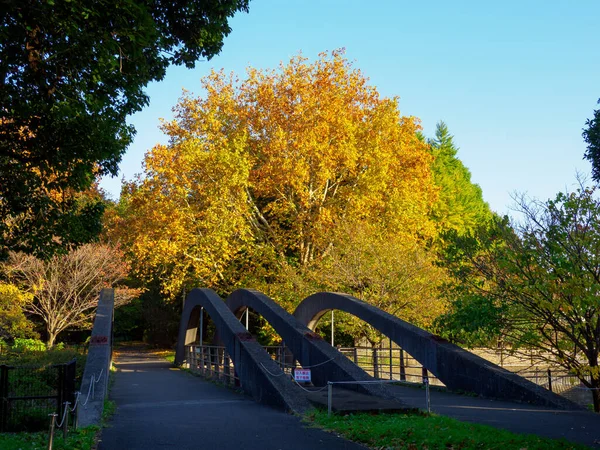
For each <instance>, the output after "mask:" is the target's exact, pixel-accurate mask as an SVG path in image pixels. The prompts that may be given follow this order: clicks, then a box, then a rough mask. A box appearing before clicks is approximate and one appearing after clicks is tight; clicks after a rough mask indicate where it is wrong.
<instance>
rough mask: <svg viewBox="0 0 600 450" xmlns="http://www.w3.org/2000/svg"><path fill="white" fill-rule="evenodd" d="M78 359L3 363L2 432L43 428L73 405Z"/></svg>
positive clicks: (0, 384)
mask: <svg viewBox="0 0 600 450" xmlns="http://www.w3.org/2000/svg"><path fill="white" fill-rule="evenodd" d="M75 372H76V360H72V361H70V362H68V363H65V364H56V365H52V366H45V367H31V366H7V365H0V432H5V431H41V430H45V429H46V428H47V427H48V421H49V419H48V414H51V413H57V414H58V417H59V418H60V417H62V416H63V408H64V407H65V406H64V403H65V402H67V401H68V402H71V404H74V400H75V376H76V373H75Z"/></svg>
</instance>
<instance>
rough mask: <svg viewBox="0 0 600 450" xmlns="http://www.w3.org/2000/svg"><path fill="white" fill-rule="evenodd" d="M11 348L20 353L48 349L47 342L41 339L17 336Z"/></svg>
mask: <svg viewBox="0 0 600 450" xmlns="http://www.w3.org/2000/svg"><path fill="white" fill-rule="evenodd" d="M11 350H12V351H14V352H18V353H24V352H43V351H45V350H46V344H45V343H44V342H42V341H40V340H39V339H23V338H17V339H15V342H14V344H13V345H12V348H11Z"/></svg>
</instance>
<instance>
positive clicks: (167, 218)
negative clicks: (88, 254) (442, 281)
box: [108, 51, 437, 310]
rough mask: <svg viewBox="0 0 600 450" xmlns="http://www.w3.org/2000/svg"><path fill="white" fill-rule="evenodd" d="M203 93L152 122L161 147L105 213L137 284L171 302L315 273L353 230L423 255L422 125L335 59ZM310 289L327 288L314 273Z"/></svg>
mask: <svg viewBox="0 0 600 450" xmlns="http://www.w3.org/2000/svg"><path fill="white" fill-rule="evenodd" d="M202 87H203V90H204V93H203V95H202V96H200V97H194V96H192V95H191V94H189V93H185V94H184V96H183V97H182V98H181V100H180V102H179V104H178V105H177V106H176V108H175V119H174V120H173V121H172V122H167V123H164V124H163V131H164V132H165V133H167V134H168V136H169V138H170V142H169V144H168V145H167V146H156V147H155V148H154V149H152V150H151V151H150V152H149V153H148V154H147V155H146V159H145V174H144V176H143V177H140V179H138V180H137V181H135V182H133V183H131V184H130V185H128V186H126V189H125V190H124V194H123V195H122V198H121V204H120V205H119V206H118V207H117V208H116V210H114V211H112V212H111V219H110V220H109V228H110V230H109V232H108V235H109V236H110V238H111V239H114V240H120V241H121V242H122V243H123V244H124V245H125V247H127V248H129V249H130V253H131V256H132V261H133V262H134V266H135V268H136V270H137V273H138V275H139V276H140V277H141V278H142V279H145V280H147V281H150V280H155V281H156V280H159V281H160V283H161V285H162V289H163V291H164V292H165V293H166V294H167V295H170V296H171V297H172V298H175V297H176V296H179V295H181V292H182V290H185V289H187V288H191V287H196V286H208V287H218V288H220V289H221V290H222V291H227V290H230V289H232V288H233V287H235V282H234V281H231V280H243V282H244V283H246V286H248V284H247V283H248V282H249V280H250V281H251V280H252V277H253V276H254V277H255V278H254V279H255V280H256V281H257V282H258V284H264V283H267V284H268V283H269V282H270V281H274V280H276V279H277V278H278V274H280V273H282V272H281V271H282V270H283V268H284V267H285V268H287V269H289V267H292V268H295V270H297V271H299V272H300V273H302V272H303V271H304V270H306V271H308V270H310V269H313V270H312V273H313V274H314V273H315V270H314V269H315V268H316V269H317V270H316V273H317V274H318V273H319V272H321V273H322V272H323V271H324V270H326V267H327V264H329V265H330V266H331V264H333V263H332V262H331V261H332V260H331V258H333V257H338V256H339V255H340V254H346V253H344V251H343V249H341V248H340V246H342V245H344V242H347V243H348V245H354V244H353V243H352V242H348V240H344V239H341V238H340V233H341V231H342V230H345V229H347V228H348V226H356V227H360V226H361V225H360V224H366V226H368V227H369V229H375V230H378V231H377V233H379V235H380V236H382V237H384V240H385V236H386V235H387V236H393V239H391V240H389V242H390V245H391V244H392V243H393V246H395V247H394V248H398V249H404V250H405V251H406V252H409V250H408V249H414V248H415V246H420V247H419V248H422V249H423V251H425V250H424V246H423V242H425V241H426V240H427V239H428V238H430V237H432V236H433V234H434V233H435V227H434V226H433V223H432V222H431V219H430V210H431V207H432V205H433V204H434V202H435V201H436V198H437V188H436V187H435V185H434V182H433V178H432V174H431V171H430V167H431V163H432V156H431V153H430V152H429V151H428V147H427V144H426V143H424V142H422V141H421V140H420V139H419V138H418V135H417V132H418V131H419V129H420V126H419V121H418V120H417V119H416V118H413V117H404V116H402V115H401V114H400V112H399V109H398V98H384V97H381V96H380V95H379V93H378V92H377V90H376V89H375V87H373V86H371V85H369V83H368V79H367V78H366V77H365V76H364V75H363V74H362V73H361V72H360V71H359V70H358V69H356V68H355V67H353V64H352V63H351V62H349V61H348V60H347V59H345V57H344V55H343V51H333V52H331V53H327V54H326V53H323V54H321V55H320V57H319V59H317V60H316V61H315V62H314V63H310V62H309V61H308V60H307V59H306V58H305V57H303V56H301V55H300V56H296V57H293V58H292V59H291V60H290V61H289V62H288V63H287V64H281V65H280V67H279V68H278V69H277V70H257V69H252V68H251V69H249V70H248V73H247V76H246V78H244V79H241V80H240V79H238V78H236V77H235V76H234V75H226V74H224V73H223V72H213V73H211V74H210V75H209V76H208V77H206V78H205V79H204V80H203V81H202ZM334 250H335V251H334ZM340 252H341V253H340ZM406 254H408V253H406ZM336 255H337V256H336ZM327 261H329V262H327ZM382 264H385V263H384V262H382ZM390 264H392V262H390ZM428 264H429V263H428ZM314 284H315V285H317V286H325V285H327V286H331V287H335V286H332V279H331V278H329V279H327V280H325V279H324V278H323V279H319V276H318V275H317V278H316V280H315V283H314ZM338 285H339V286H340V287H343V286H344V283H338ZM345 285H346V286H348V283H346V284H345ZM249 287H255V286H249ZM350 290H352V289H350ZM297 295H298V298H297V301H299V300H301V297H300V295H301V294H300V293H297ZM436 310H437V309H436Z"/></svg>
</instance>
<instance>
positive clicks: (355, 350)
mask: <svg viewBox="0 0 600 450" xmlns="http://www.w3.org/2000/svg"><path fill="white" fill-rule="evenodd" d="M352 350H354V352H353V353H354V364H356V365H357V366H358V350H357V349H356V347H354V348H353V349H352Z"/></svg>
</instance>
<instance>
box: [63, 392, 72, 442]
mask: <svg viewBox="0 0 600 450" xmlns="http://www.w3.org/2000/svg"><path fill="white" fill-rule="evenodd" d="M70 405H71V403H70V402H65V404H64V406H65V411H66V412H64V413H63V414H64V416H63V417H64V418H65V423H64V424H63V439H64V441H65V442H67V434H68V433H69V406H70Z"/></svg>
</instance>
